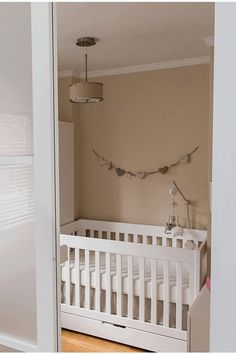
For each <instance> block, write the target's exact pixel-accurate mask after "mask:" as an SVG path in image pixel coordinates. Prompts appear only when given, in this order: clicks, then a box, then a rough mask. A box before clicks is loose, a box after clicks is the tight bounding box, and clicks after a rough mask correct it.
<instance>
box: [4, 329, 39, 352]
mask: <svg viewBox="0 0 236 354" xmlns="http://www.w3.org/2000/svg"><path fill="white" fill-rule="evenodd" d="M0 343H1V345H3V346H5V347H8V348H10V349H15V350H18V351H21V352H26V353H29V352H38V347H37V346H36V345H35V344H32V343H28V342H25V341H23V340H19V339H15V338H12V337H9V336H6V335H5V334H1V333H0Z"/></svg>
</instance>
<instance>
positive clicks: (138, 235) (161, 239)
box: [61, 219, 206, 249]
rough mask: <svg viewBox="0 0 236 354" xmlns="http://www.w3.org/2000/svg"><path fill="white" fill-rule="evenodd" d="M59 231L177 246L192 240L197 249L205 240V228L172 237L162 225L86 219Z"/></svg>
mask: <svg viewBox="0 0 236 354" xmlns="http://www.w3.org/2000/svg"><path fill="white" fill-rule="evenodd" d="M61 232H62V233H64V234H68V235H80V236H86V237H91V238H99V239H107V240H114V241H125V242H131V243H141V244H145V245H157V246H166V247H177V248H185V243H186V242H187V241H192V242H193V243H194V248H195V249H199V248H200V247H201V245H202V243H203V242H204V241H205V240H206V231H205V230H194V229H185V230H184V234H183V235H182V236H176V237H173V236H172V235H171V234H166V233H165V228H164V227H162V226H156V225H140V224H127V223H117V222H107V221H96V220H87V219H80V220H77V221H75V222H73V223H70V224H68V225H65V226H62V228H61Z"/></svg>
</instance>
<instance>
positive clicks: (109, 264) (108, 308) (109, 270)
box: [106, 253, 111, 313]
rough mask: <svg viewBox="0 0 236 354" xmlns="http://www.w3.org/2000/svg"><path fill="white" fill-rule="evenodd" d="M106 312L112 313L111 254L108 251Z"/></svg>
mask: <svg viewBox="0 0 236 354" xmlns="http://www.w3.org/2000/svg"><path fill="white" fill-rule="evenodd" d="M106 313H111V254H110V253H106Z"/></svg>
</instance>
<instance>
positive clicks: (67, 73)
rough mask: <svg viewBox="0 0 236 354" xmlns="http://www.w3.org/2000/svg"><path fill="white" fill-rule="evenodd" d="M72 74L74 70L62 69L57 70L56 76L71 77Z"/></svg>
mask: <svg viewBox="0 0 236 354" xmlns="http://www.w3.org/2000/svg"><path fill="white" fill-rule="evenodd" d="M73 76H74V70H72V69H71V70H62V71H59V72H58V77H59V79H61V78H63V77H73Z"/></svg>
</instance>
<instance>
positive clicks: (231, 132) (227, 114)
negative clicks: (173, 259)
mask: <svg viewBox="0 0 236 354" xmlns="http://www.w3.org/2000/svg"><path fill="white" fill-rule="evenodd" d="M235 18H236V3H216V4H215V58H214V59H215V60H214V61H215V64H214V66H215V68H214V114H213V176H212V259H211V270H212V286H211V288H212V289H211V323H210V332H211V333H210V351H213V352H216V351H217V352H221V351H222V352H228V351H232V352H235V351H236V325H235V318H236V300H235V298H236V280H235V272H236V231H235V230H236V229H235V222H236V40H235V38H236V21H235Z"/></svg>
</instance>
